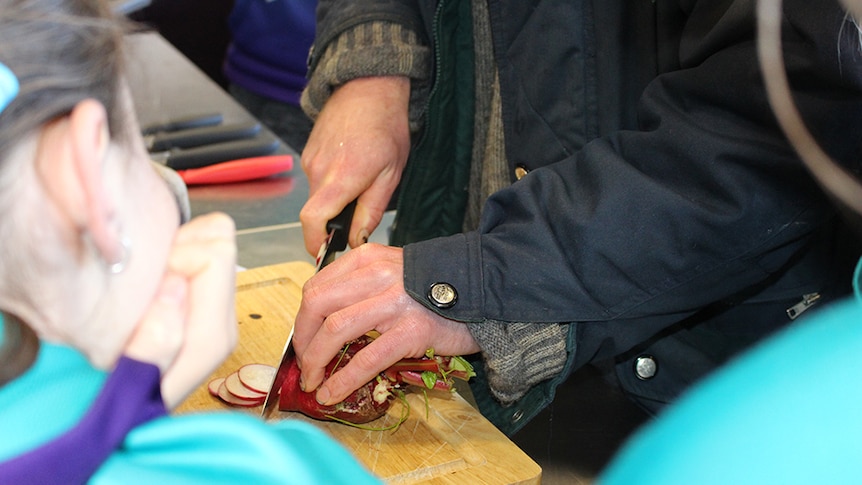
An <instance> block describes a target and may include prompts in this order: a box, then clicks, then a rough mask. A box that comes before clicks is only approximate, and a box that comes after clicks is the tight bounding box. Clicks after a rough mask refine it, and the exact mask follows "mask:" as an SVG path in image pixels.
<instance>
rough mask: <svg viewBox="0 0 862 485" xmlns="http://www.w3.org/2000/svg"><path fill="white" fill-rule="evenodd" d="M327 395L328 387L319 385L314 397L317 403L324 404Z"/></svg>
mask: <svg viewBox="0 0 862 485" xmlns="http://www.w3.org/2000/svg"><path fill="white" fill-rule="evenodd" d="M329 396H330V394H329V389H327V388H325V387H321V388H320V389H318V390H317V394H316V395H315V396H314V398H315V399H317V403H318V404H324V405H325V404H326V403H327V402H329Z"/></svg>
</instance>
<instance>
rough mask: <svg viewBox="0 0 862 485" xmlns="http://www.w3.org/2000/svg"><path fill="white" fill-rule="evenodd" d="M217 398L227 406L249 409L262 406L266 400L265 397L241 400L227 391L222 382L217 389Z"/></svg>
mask: <svg viewBox="0 0 862 485" xmlns="http://www.w3.org/2000/svg"><path fill="white" fill-rule="evenodd" d="M225 380H227V379H225ZM218 397H220V398H221V399H222V401H224V402H226V403H228V404H231V405H234V406H243V407H249V408H250V407H254V406H259V405H261V404H263V401H264V400H266V396H264V397H261V398H257V399H243V398H241V397H237V396H235V395H233V394H232V393H231V392H230V391H228V390H227V386H225V384H224V382H223V383H222V384H221V385H220V386H219V388H218Z"/></svg>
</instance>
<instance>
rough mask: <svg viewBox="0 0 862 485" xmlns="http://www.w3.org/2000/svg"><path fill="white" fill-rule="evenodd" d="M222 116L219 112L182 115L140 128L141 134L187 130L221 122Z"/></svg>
mask: <svg viewBox="0 0 862 485" xmlns="http://www.w3.org/2000/svg"><path fill="white" fill-rule="evenodd" d="M223 118H224V117H223V116H222V114H221V113H204V114H195V115H188V116H182V117H179V118H174V119H171V120H168V121H164V122H160V123H153V124H150V125H147V126H145V127H143V128H142V129H141V133H142V134H143V135H152V134H154V133H159V132H170V131H179V130H187V129H189V128H200V127H202V126H215V125H218V124H219V123H221V122H222V119H223Z"/></svg>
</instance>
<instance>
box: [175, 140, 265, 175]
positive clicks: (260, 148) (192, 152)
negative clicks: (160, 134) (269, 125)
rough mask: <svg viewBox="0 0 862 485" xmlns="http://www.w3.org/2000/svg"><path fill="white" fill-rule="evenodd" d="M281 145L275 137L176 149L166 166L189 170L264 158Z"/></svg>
mask: <svg viewBox="0 0 862 485" xmlns="http://www.w3.org/2000/svg"><path fill="white" fill-rule="evenodd" d="M279 143H280V142H279V141H278V139H276V138H274V137H257V138H252V139H248V140H237V141H226V142H222V143H214V144H212V145H204V146H201V147H195V148H186V149H175V150H172V151H170V152H168V157H167V161H166V164H167V166H168V167H170V168H172V169H174V170H188V169H190V168H201V167H206V166H207V165H213V164H216V163H221V162H227V161H230V160H236V159H239V158H250V157H262V156H264V155H271V154H272V153H273V152H275V150H276V149H277V148H278V145H279Z"/></svg>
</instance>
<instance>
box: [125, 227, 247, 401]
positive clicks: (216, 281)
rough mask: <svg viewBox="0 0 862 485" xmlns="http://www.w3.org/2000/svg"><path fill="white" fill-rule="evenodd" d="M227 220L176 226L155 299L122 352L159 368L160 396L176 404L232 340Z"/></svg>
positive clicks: (232, 260) (231, 235)
mask: <svg viewBox="0 0 862 485" xmlns="http://www.w3.org/2000/svg"><path fill="white" fill-rule="evenodd" d="M235 278H236V242H235V228H234V224H233V220H231V219H230V217H228V216H226V215H224V214H209V215H206V216H201V217H198V218H195V219H193V220H192V221H190V222H189V223H188V224H186V225H184V226H182V227H180V229H179V231H178V232H177V236H176V238H175V240H174V246H173V249H172V251H171V254H170V256H169V258H168V266H167V271H166V274H165V277H164V279H163V280H162V284H161V287H160V288H159V291H158V293H157V294H156V298H155V300H154V302H153V304H152V305H151V307H150V309H149V310H148V312H147V314H146V315H145V316H144V318H143V319H142V321H141V323H140V325H139V326H138V328H137V330H136V331H135V334H134V335H133V336H132V340H131V341H130V342H129V345H128V346H127V348H126V352H125V353H126V355H128V356H129V357H131V358H134V359H136V360H140V361H143V362H150V363H153V364H155V365H157V366H158V367H159V368H160V369H161V371H162V397H163V398H164V401H165V404H166V405H167V407H168V408H173V407H174V406H176V405H177V404H179V403H180V402H181V401H182V400H183V399H185V397H186V396H187V395H188V393H189V392H191V391H192V390H193V389H194V388H195V387H197V386H198V385H199V384H200V383H201V382H202V381H203V380H204V379H205V378H206V377H207V376H209V375H210V374H211V373H212V372H213V371H214V370H215V369H216V368H217V367H218V365H219V364H220V363H221V362H222V361H223V360H224V359H225V358H226V357H227V356H228V355H229V354H230V352H231V351H232V350H233V348H234V346H235V345H236V340H237V328H236V317H235V307H234V293H235Z"/></svg>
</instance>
